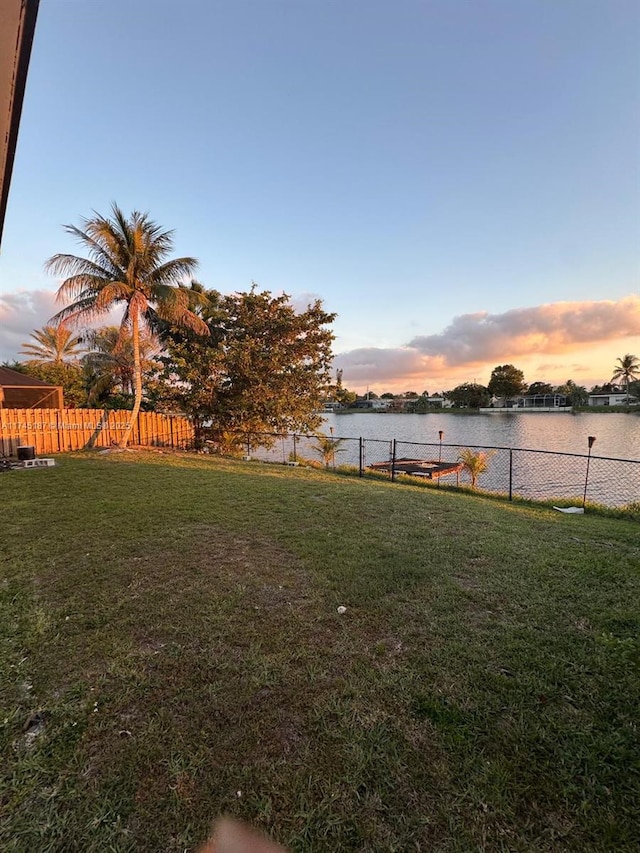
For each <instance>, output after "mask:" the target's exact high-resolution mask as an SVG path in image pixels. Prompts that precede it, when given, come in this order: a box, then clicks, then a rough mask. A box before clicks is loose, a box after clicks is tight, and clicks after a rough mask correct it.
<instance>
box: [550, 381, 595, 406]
mask: <svg viewBox="0 0 640 853" xmlns="http://www.w3.org/2000/svg"><path fill="white" fill-rule="evenodd" d="M554 393H556V394H564V395H565V397H566V398H567V399H568V401H569V403H570V404H571V405H572V406H586V405H587V402H588V401H589V392H588V391H587V389H586V388H585V387H584V385H576V383H575V382H574V381H573V379H567V381H566V382H565V383H564V385H558V387H557V388H555V389H554Z"/></svg>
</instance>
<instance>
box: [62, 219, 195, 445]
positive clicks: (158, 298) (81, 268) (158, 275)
mask: <svg viewBox="0 0 640 853" xmlns="http://www.w3.org/2000/svg"><path fill="white" fill-rule="evenodd" d="M111 214H112V215H111V218H108V217H104V216H101V215H99V214H96V215H95V216H94V217H93V218H92V219H83V220H82V228H77V227H76V226H75V225H66V226H65V230H66V231H67V233H68V234H71V235H72V236H74V237H75V238H76V239H77V240H78V241H79V242H80V244H81V245H82V246H83V248H84V249H85V250H86V252H87V254H88V257H87V258H83V257H78V256H76V255H67V254H58V255H54V256H53V257H52V258H50V259H49V260H48V261H47V264H46V268H47V270H48V271H49V272H51V273H53V274H54V275H63V276H67V278H66V279H65V280H64V281H63V282H62V284H61V286H60V288H59V289H58V298H59V299H64V300H69V299H70V300H71V303H70V304H69V305H67V307H66V308H63V309H62V311H59V312H58V314H56V316H55V317H54V318H53V321H52V322H53V323H62V321H68V322H69V323H71V324H74V323H78V322H80V321H82V320H92V319H95V318H96V317H101V316H105V315H106V314H108V313H109V311H111V310H112V309H113V308H115V307H119V306H123V307H124V314H123V318H122V325H121V328H122V330H123V332H124V331H129V330H130V333H131V337H132V341H133V362H134V372H133V387H134V397H135V402H134V405H133V410H132V412H131V418H130V420H129V424H128V426H127V428H126V429H125V431H124V432H123V435H122V438H121V440H120V446H121V447H126V445H127V443H128V441H129V436H130V435H131V430H132V429H133V425H134V423H135V421H136V418H137V416H138V412H139V411H140V405H141V403H142V358H141V353H140V327H141V325H142V326H145V325H146V326H147V327H153V326H154V325H156V324H157V323H159V322H160V321H163V320H164V321H170V322H172V323H174V324H175V325H176V326H184V327H186V328H189V329H191V330H193V331H194V332H197V333H200V334H202V335H206V334H208V331H209V330H208V328H207V326H206V324H205V323H203V321H202V320H201V319H200V318H199V317H197V316H196V314H195V313H194V312H193V311H191V310H190V308H191V306H192V304H193V302H192V299H190V296H189V292H188V291H187V290H186V289H185V288H180V287H176V282H178V281H179V280H180V279H181V278H183V277H184V276H186V275H190V274H191V273H192V272H193V270H194V269H195V267H196V265H197V261H196V260H195V258H188V257H185V258H174V259H172V260H168V256H169V254H170V253H171V250H172V248H173V232H172V231H163V230H162V228H161V227H160V226H159V225H158V224H157V223H155V222H153V221H152V220H151V219H150V218H149V215H148V214H146V213H139V212H138V211H134V212H133V213H132V214H131V215H130V216H129V218H128V219H127V218H126V217H125V215H124V214H123V212H122V211H121V210H120V208H119V207H118V206H117V205H116V204H114V205H113V206H112V210H111Z"/></svg>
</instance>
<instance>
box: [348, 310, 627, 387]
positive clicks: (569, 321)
mask: <svg viewBox="0 0 640 853" xmlns="http://www.w3.org/2000/svg"><path fill="white" fill-rule="evenodd" d="M639 335H640V297H637V296H628V297H626V298H624V299H620V300H618V301H617V302H616V301H611V300H604V301H599V302H557V303H553V304H548V305H540V306H535V307H530V308H518V309H514V310H511V311H506V312H504V313H503V314H489V313H488V312H478V313H475V314H464V315H461V316H460V317H456V318H454V320H453V322H452V323H451V324H450V325H449V326H447V328H446V329H445V330H444V331H443V332H441V333H440V334H437V335H426V336H418V337H415V338H413V339H412V340H411V341H410V342H409V343H408V344H407V345H406V346H403V347H395V348H388V349H381V348H374V347H368V348H362V349H355V350H351V351H349V352H344V353H340V354H338V355H337V356H336V359H335V363H336V367H338V368H342V370H343V371H344V381H345V384H346V385H347V386H348V387H352V388H356V389H358V390H360V389H363V388H365V387H367V386H368V387H370V388H372V389H373V390H378V389H380V388H381V389H382V390H391V391H400V390H407V389H408V388H409V387H412V388H413V386H418V385H426V386H427V387H428V388H429V389H430V390H435V389H436V388H438V389H440V390H442V389H447V388H452V387H454V386H455V385H457V384H459V383H461V382H468V381H474V380H476V381H478V382H481V383H483V384H486V382H488V380H489V376H490V374H491V370H492V369H493V367H495V366H496V364H504V363H509V362H513V363H516V364H517V366H518V367H520V368H521V369H523V370H524V371H525V376H526V377H527V380H528V381H529V382H533V381H536V380H538V379H540V380H546V381H550V382H563V381H565V380H566V379H567V378H570V377H575V379H576V381H578V380H579V381H581V382H583V383H587V384H591V385H593V384H595V383H596V382H604V381H608V379H609V378H610V373H611V370H612V369H613V368H612V364H613V362H614V360H615V357H617V356H618V355H620V353H618V352H614V351H613V350H612V347H613V346H614V345H615V347H616V349H620V352H622V349H624V352H627V351H631V352H633V351H634V346H635V347H636V348H637V347H638V341H637V340H634V337H637V336H639ZM623 341H624V342H625V343H623ZM567 353H572V354H573V357H572V359H571V362H570V363H567V361H566V360H565V359H564V358H563V356H564V355H566V354H567ZM541 356H544V360H541V358H540V357H541ZM576 356H577V358H576ZM413 390H422V389H417V387H416V388H413Z"/></svg>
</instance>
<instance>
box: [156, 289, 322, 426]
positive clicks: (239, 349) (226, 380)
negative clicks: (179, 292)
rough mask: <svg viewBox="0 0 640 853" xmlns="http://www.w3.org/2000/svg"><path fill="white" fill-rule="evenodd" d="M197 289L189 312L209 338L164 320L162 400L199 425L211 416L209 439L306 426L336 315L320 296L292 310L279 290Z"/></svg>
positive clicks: (318, 397) (314, 416) (313, 412)
mask: <svg viewBox="0 0 640 853" xmlns="http://www.w3.org/2000/svg"><path fill="white" fill-rule="evenodd" d="M191 290H192V291H194V290H195V291H196V292H199V293H200V294H201V296H202V297H203V300H204V301H203V303H202V304H201V305H200V307H197V308H196V310H197V312H198V314H199V316H200V317H201V318H202V319H203V321H204V322H206V323H207V326H208V329H209V335H208V337H206V338H204V337H202V338H201V337H198V336H196V335H194V334H193V333H191V332H189V331H188V330H184V329H180V328H178V327H175V326H171V325H169V324H166V326H165V328H164V330H163V331H162V333H161V334H162V340H163V343H164V345H165V349H166V355H165V356H164V357H163V358H162V359H161V361H162V362H163V364H164V371H163V377H164V379H165V381H168V382H170V383H171V386H170V390H169V398H170V399H171V400H172V401H173V403H174V405H178V406H179V407H180V408H181V409H182V410H183V411H185V412H186V413H188V414H189V415H190V416H191V417H192V418H193V420H194V424H195V426H196V429H197V430H198V429H199V428H200V427H202V426H203V425H204V424H205V423H206V422H212V426H211V428H210V431H211V433H212V435H213V438H214V440H215V439H216V435H217V434H218V433H221V432H224V431H227V432H229V431H242V432H247V433H259V432H262V433H265V432H296V431H297V432H313V430H315V429H316V428H317V427H318V426H319V425H320V423H321V422H322V417H321V415H319V414H318V410H319V407H320V404H321V401H322V398H323V394H324V392H325V389H326V387H327V382H328V379H329V376H330V373H329V370H330V366H331V358H332V355H331V343H332V341H333V333H332V332H331V330H330V329H328V328H326V326H327V325H328V324H329V323H331V322H333V320H334V318H335V314H328V313H327V312H326V311H324V309H323V307H322V303H321V301H320V300H316V301H315V302H314V303H312V304H310V305H309V306H308V307H307V309H306V310H305V311H303V312H300V313H298V312H296V310H295V309H294V307H293V306H292V305H291V303H290V301H289V297H288V296H287V295H286V294H283V295H282V296H273V295H272V294H271V293H269V292H268V291H262V292H258V291H257V290H256V287H255V286H254V287H252V289H251V290H250V291H249V292H247V293H235V294H231V295H228V296H222V295H221V294H219V293H218V292H216V291H207V292H205V291H203V290H202V288H201V287H200V286H198V285H192V288H191Z"/></svg>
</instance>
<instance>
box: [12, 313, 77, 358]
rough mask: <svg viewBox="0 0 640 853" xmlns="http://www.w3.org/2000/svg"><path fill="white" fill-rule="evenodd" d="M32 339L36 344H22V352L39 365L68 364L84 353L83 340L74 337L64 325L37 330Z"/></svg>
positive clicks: (32, 334)
mask: <svg viewBox="0 0 640 853" xmlns="http://www.w3.org/2000/svg"><path fill="white" fill-rule="evenodd" d="M31 337H32V338H33V339H34V340H35V341H36V343H35V344H33V343H26V344H22V349H21V350H20V352H21V353H22V355H28V356H29V360H30V361H33V362H37V363H38V364H56V365H57V364H63V363H68V362H70V361H74V360H75V359H76V358H77V356H78V355H79V354H80V353H81V351H82V338H81V337H80V336H78V335H74V334H73V332H72V331H71V329H69V328H68V327H67V326H65V325H64V324H63V323H61V324H60V325H58V326H44V327H43V328H42V329H36V330H35V331H34V332H32V333H31Z"/></svg>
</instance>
